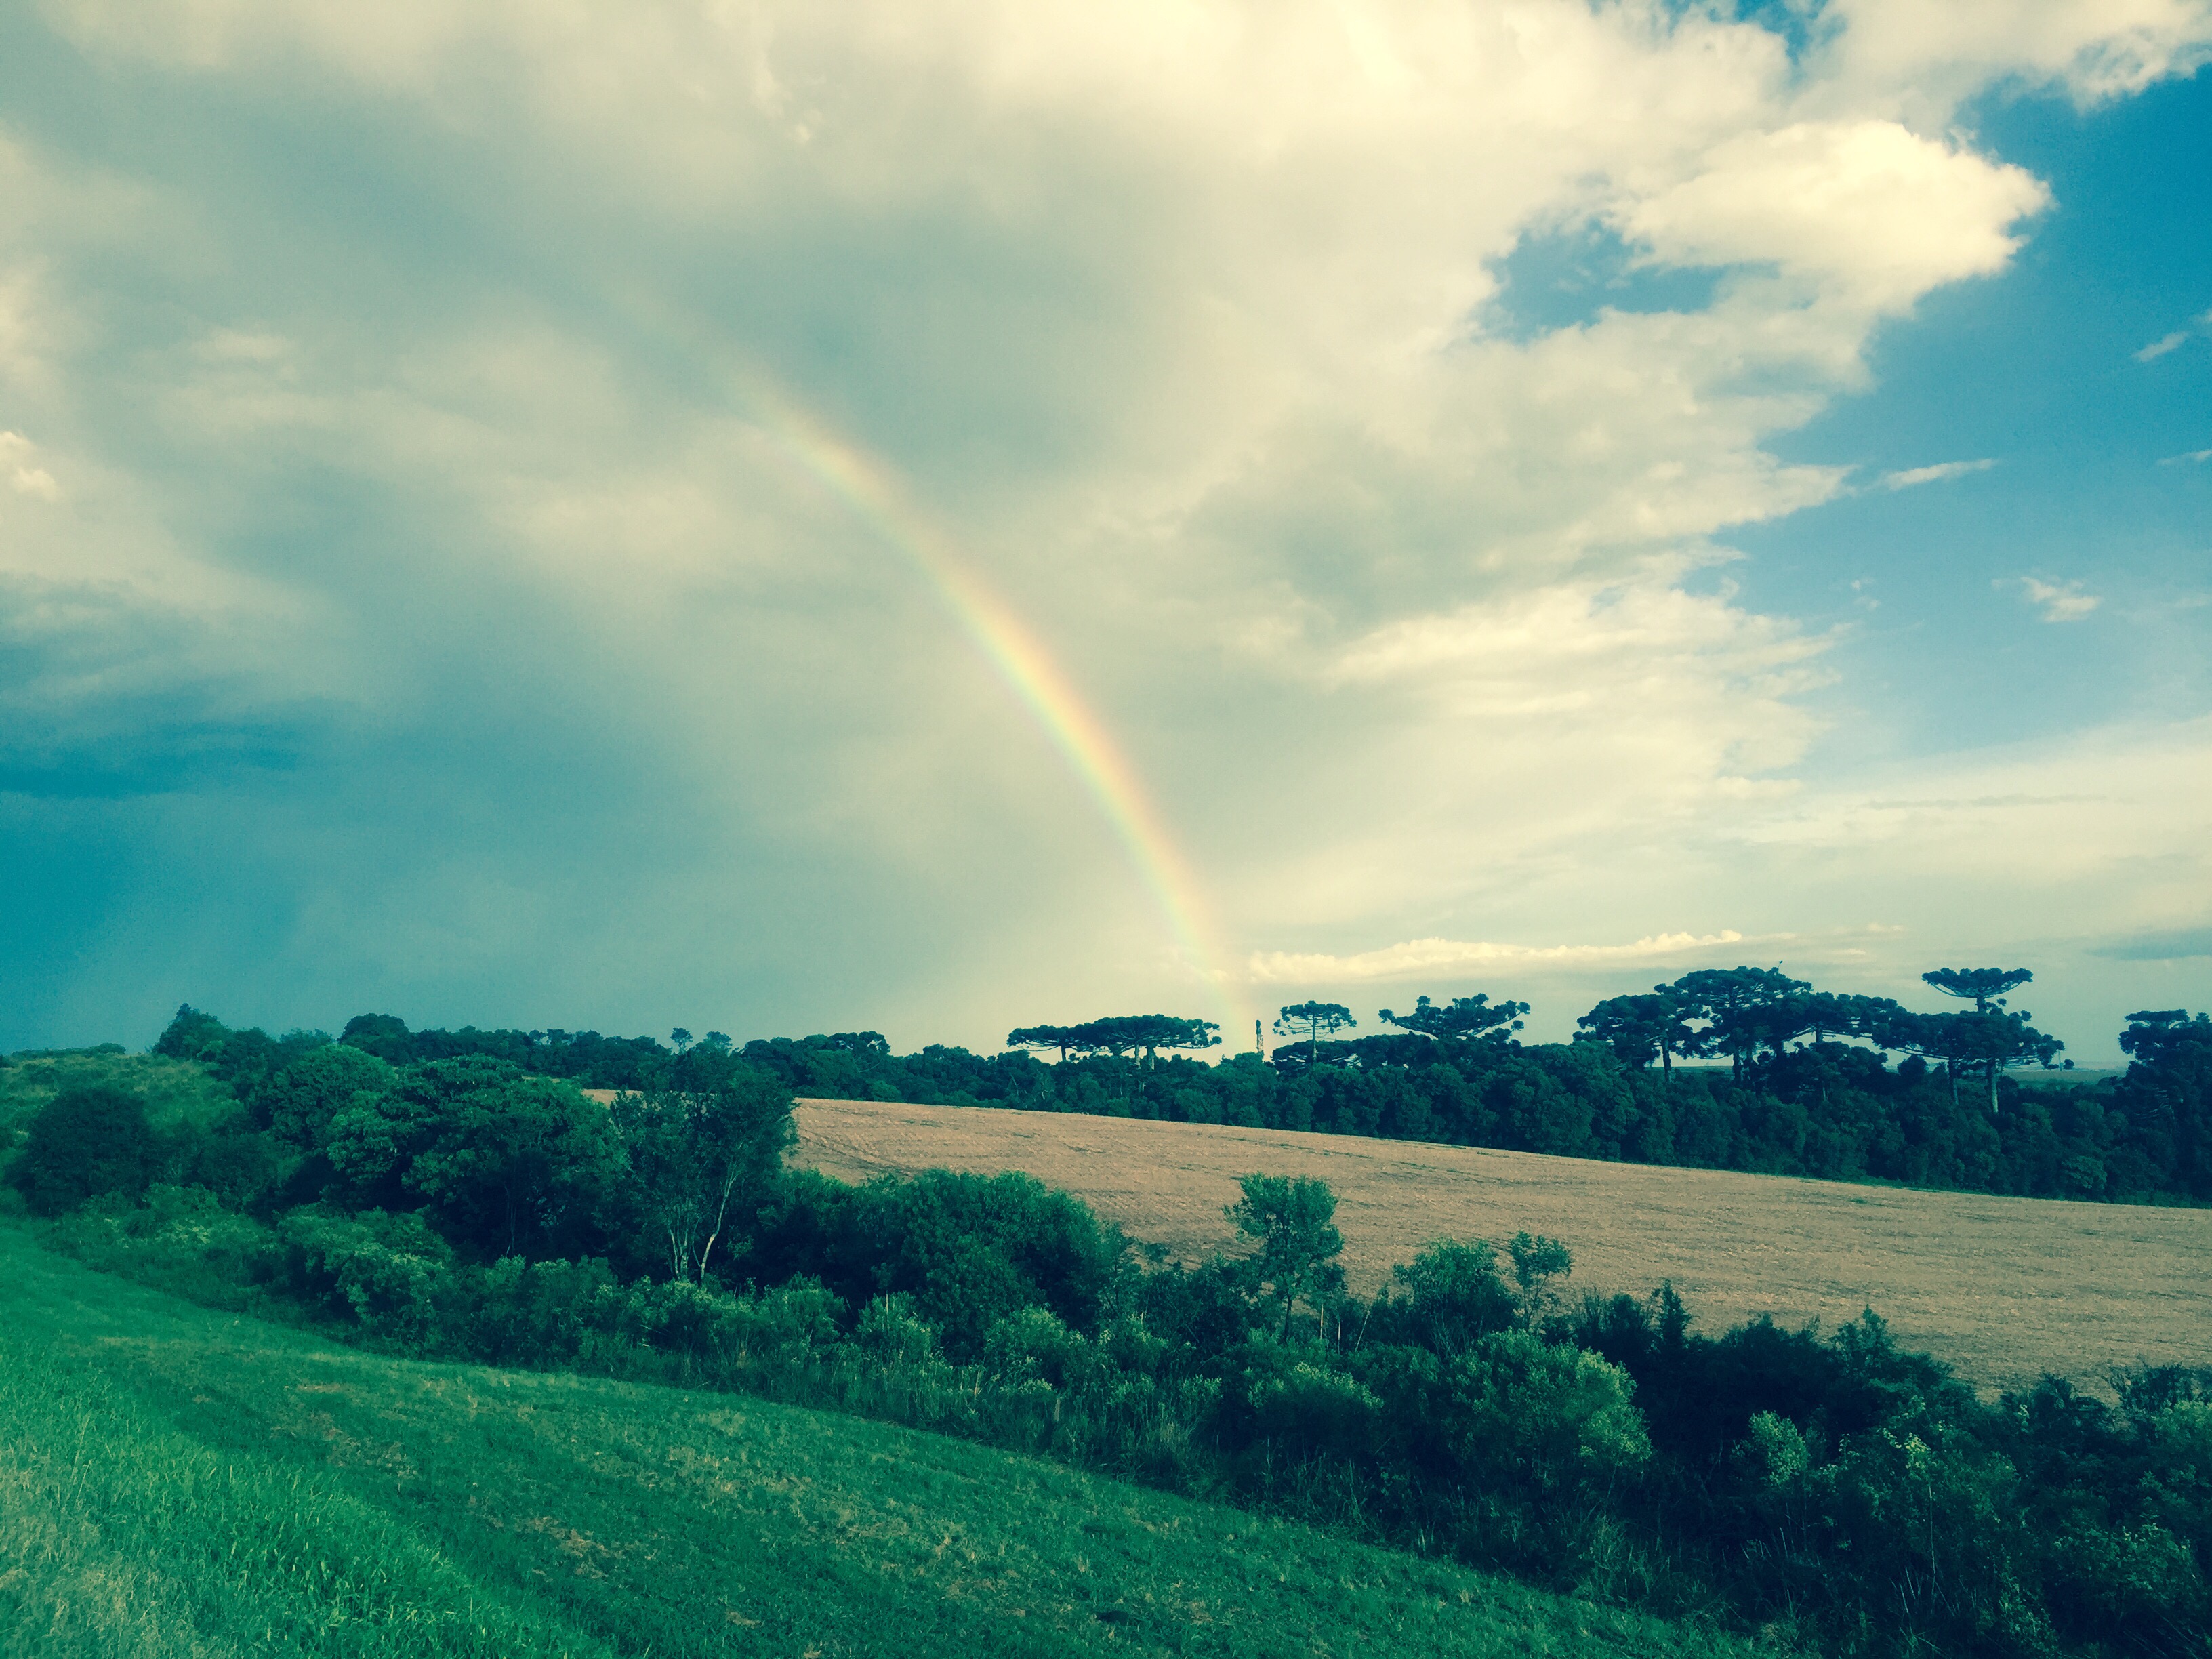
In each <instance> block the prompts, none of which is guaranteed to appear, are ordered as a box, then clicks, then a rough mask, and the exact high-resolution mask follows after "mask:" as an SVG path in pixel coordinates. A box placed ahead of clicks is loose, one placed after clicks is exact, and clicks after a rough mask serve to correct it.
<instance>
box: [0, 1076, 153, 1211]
mask: <svg viewBox="0 0 2212 1659" xmlns="http://www.w3.org/2000/svg"><path fill="white" fill-rule="evenodd" d="M160 1158H161V1147H160V1143H159V1142H158V1141H157V1140H156V1139H155V1134H154V1128H153V1126H152V1124H150V1123H149V1122H148V1121H147V1119H146V1103H145V1102H144V1101H143V1100H141V1099H139V1097H137V1096H136V1095H131V1094H125V1092H124V1091H122V1090H120V1089H118V1088H115V1087H113V1086H112V1085H108V1084H104V1083H100V1084H94V1085H90V1086H89V1087H87V1088H81V1089H64V1090H63V1091H61V1093H59V1094H58V1095H56V1096H55V1097H53V1098H52V1100H50V1101H48V1102H47V1103H46V1104H45V1105H43V1106H41V1107H40V1108H39V1109H38V1110H37V1111H36V1112H34V1113H33V1114H32V1115H31V1121H30V1123H29V1124H28V1125H27V1129H26V1133H25V1135H24V1139H23V1146H22V1149H21V1151H20V1152H17V1153H16V1155H15V1164H13V1166H11V1167H10V1168H9V1171H8V1180H9V1184H10V1185H11V1186H13V1187H14V1188H15V1190H16V1191H17V1192H19V1193H21V1194H22V1195H23V1202H24V1203H25V1204H26V1205H27V1206H29V1207H30V1210H31V1213H32V1214H33V1215H60V1214H62V1213H63V1212H65V1211H69V1210H73V1209H75V1208H76V1206H78V1205H80V1204H82V1203H83V1202H84V1201H85V1200H87V1199H92V1198H100V1197H103V1196H105V1195H106V1194H109V1193H119V1194H123V1195H124V1196H125V1197H126V1198H137V1197H138V1196H140V1195H141V1194H143V1193H144V1192H145V1190H146V1188H147V1186H148V1184H149V1182H151V1181H152V1180H153V1178H154V1171H155V1168H156V1166H157V1165H158V1164H159V1162H160Z"/></svg>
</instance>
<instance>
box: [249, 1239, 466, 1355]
mask: <svg viewBox="0 0 2212 1659" xmlns="http://www.w3.org/2000/svg"><path fill="white" fill-rule="evenodd" d="M278 1231H279V1232H280V1234H281V1235H282V1236H283V1239H284V1241H285V1243H287V1244H289V1246H290V1247H291V1249H292V1253H293V1261H292V1272H293V1278H294V1283H295V1285H296V1286H297V1288H299V1289H300V1290H301V1291H302V1292H304V1293H305V1294H306V1295H307V1296H308V1297H310V1298H311V1299H312V1300H313V1302H314V1303H315V1304H317V1305H319V1307H321V1308H322V1309H323V1310H325V1311H327V1312H329V1313H332V1314H335V1315H337V1316H339V1317H341V1318H350V1319H351V1321H352V1322H355V1323H357V1324H358V1325H360V1327H361V1328H362V1330H364V1331H366V1332H368V1334H371V1335H374V1336H380V1337H385V1338H388V1339H390V1340H393V1341H396V1342H398V1343H400V1344H402V1345H404V1346H408V1347H410V1348H416V1349H420V1348H424V1347H428V1346H431V1345H432V1344H433V1342H434V1341H435V1339H436V1338H437V1337H438V1336H439V1335H440V1334H441V1332H440V1319H439V1312H440V1304H441V1302H446V1301H449V1300H451V1298H452V1295H453V1290H454V1288H455V1287H454V1283H453V1250H452V1249H451V1248H449V1247H448V1246H447V1243H446V1242H445V1240H443V1239H442V1238H440V1237H438V1235H437V1234H436V1233H435V1232H434V1231H431V1229H430V1226H429V1225H428V1223H427V1222H425V1221H424V1220H423V1219H422V1217H420V1216H416V1215H406V1214H400V1215H392V1214H388V1213H386V1212H384V1211H381V1210H365V1211H362V1212H361V1213H360V1214H358V1215H350V1216H342V1215H336V1214H332V1213H331V1212H329V1211H326V1210H322V1209H317V1208H310V1209H304V1210H295V1211H294V1212H292V1213H291V1214H289V1215H288V1216H286V1217H285V1218H284V1219H283V1222H282V1223H280V1224H279V1226H278Z"/></svg>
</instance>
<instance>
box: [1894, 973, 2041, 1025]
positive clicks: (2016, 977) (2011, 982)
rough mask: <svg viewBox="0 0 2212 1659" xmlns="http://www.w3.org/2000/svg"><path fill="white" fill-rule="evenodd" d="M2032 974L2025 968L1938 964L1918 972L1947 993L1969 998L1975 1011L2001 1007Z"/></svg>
mask: <svg viewBox="0 0 2212 1659" xmlns="http://www.w3.org/2000/svg"><path fill="white" fill-rule="evenodd" d="M2034 977H2035V975H2033V974H2032V973H2030V972H2029V971H2028V970H2027V969H2025V968H1937V969H1933V970H1932V971H1930V972H1928V973H1925V974H1923V975H1921V976H1920V978H1921V981H1922V982H1923V984H1927V985H1932V986H1934V987H1936V989H1937V990H1939V991H1941V992H1942V994H1944V995H1945V996H1947V997H1960V998H1963V999H1965V1000H1969V1001H1971V1002H1972V1004H1973V1005H1974V1012H1976V1013H1978V1014H1986V1013H1987V1012H1989V1011H1990V1009H1992V1008H2002V1007H2003V1006H2005V1002H2004V1000H2005V998H2006V997H2008V996H2009V995H2010V994H2012V993H2013V992H2015V991H2016V990H2018V989H2019V988H2020V987H2021V986H2023V985H2025V984H2027V982H2028V981H2031V980H2033V978H2034Z"/></svg>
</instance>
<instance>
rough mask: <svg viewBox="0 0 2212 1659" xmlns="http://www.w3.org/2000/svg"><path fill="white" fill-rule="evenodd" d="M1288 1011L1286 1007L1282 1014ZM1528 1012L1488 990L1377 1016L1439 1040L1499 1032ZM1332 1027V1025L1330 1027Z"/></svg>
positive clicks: (1518, 1023)
mask: <svg viewBox="0 0 2212 1659" xmlns="http://www.w3.org/2000/svg"><path fill="white" fill-rule="evenodd" d="M1284 1012H1285V1014H1286V1015H1287V1014H1288V1013H1289V1012H1291V1011H1290V1010H1288V1009H1285V1010H1284ZM1527 1012H1528V1004H1527V1003H1525V1002H1510V1001H1509V1002H1501V1003H1498V1005H1497V1006H1494V1007H1493V1006H1491V1001H1490V997H1489V994H1487V993H1484V992H1478V993H1477V994H1475V995H1474V996H1471V997H1454V998H1453V999H1452V1000H1450V1001H1449V1002H1448V1003H1444V1004H1442V1005H1438V1004H1435V1003H1431V1001H1430V1000H1428V998H1426V997H1422V998H1421V999H1420V1000H1419V1001H1418V1002H1416V1003H1415V1004H1414V1005H1413V1012H1411V1013H1406V1014H1394V1013H1392V1012H1390V1011H1389V1009H1388V1008H1385V1009H1384V1010H1383V1012H1382V1014H1381V1016H1380V1018H1382V1019H1383V1022H1384V1023H1385V1024H1390V1025H1395V1026H1398V1027H1400V1028H1401V1029H1402V1030H1408V1031H1412V1032H1413V1033H1414V1034H1415V1035H1417V1036H1427V1037H1435V1038H1436V1039H1437V1040H1438V1041H1439V1042H1472V1041H1474V1039H1476V1038H1478V1037H1484V1036H1503V1035H1504V1034H1505V1033H1506V1032H1509V1031H1517V1030H1520V1029H1521V1020H1520V1018H1519V1016H1521V1015H1522V1014H1525V1013H1527ZM1330 1029H1331V1030H1334V1029H1335V1028H1334V1026H1332V1027H1331V1028H1330Z"/></svg>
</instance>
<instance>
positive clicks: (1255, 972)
mask: <svg viewBox="0 0 2212 1659" xmlns="http://www.w3.org/2000/svg"><path fill="white" fill-rule="evenodd" d="M1782 937H1787V936H1786V935H1785V936H1782ZM1768 942H1770V941H1767V940H1747V939H1745V938H1744V936H1743V935H1742V934H1741V933H1736V932H1735V931H1734V930H1733V929H1724V930H1723V931H1722V932H1720V933H1659V934H1655V935H1653V936H1652V937H1650V938H1649V939H1638V940H1636V941H1635V942H1634V943H1633V944H1629V945H1497V944H1492V943H1491V942H1489V941H1487V940H1469V939H1408V940H1407V941H1406V942H1405V943H1404V944H1402V945H1389V946H1387V947H1385V948H1384V949H1383V950H1379V951H1360V952H1359V953H1358V954H1357V955H1355V956H1348V957H1337V956H1328V955H1326V954H1321V953H1316V952H1298V951H1255V952H1254V953H1253V956H1252V957H1251V960H1250V961H1249V963H1247V964H1246V971H1247V973H1249V975H1250V976H1251V978H1252V981H1253V982H1254V983H1255V984H1260V985H1340V984H1344V983H1346V982H1348V981H1355V980H1375V979H1410V978H1413V977H1416V976H1418V975H1431V976H1438V975H1443V976H1453V975H1465V974H1468V973H1479V972H1482V971H1486V970H1488V969H1532V968H1533V969H1556V968H1597V967H1614V966H1618V967H1623V968H1628V967H1635V966H1638V965H1640V964H1642V963H1659V962H1668V961H1671V960H1673V959H1674V958H1676V957H1682V956H1686V955H1692V954H1696V953H1701V952H1708V951H1713V950H1715V949H1717V947H1720V946H1723V945H1742V944H1746V943H1768Z"/></svg>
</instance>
